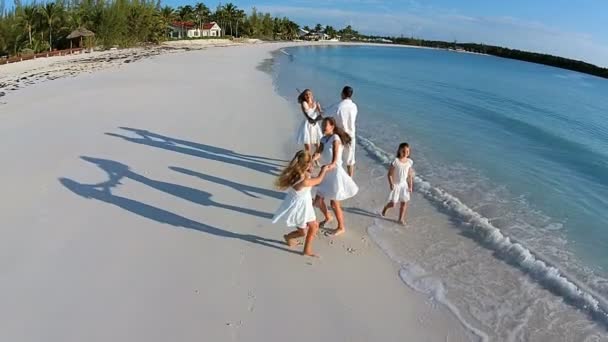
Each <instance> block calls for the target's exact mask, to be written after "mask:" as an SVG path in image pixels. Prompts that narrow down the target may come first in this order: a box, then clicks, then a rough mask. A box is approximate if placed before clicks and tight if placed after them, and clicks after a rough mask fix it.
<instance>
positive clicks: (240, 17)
mask: <svg viewBox="0 0 608 342" xmlns="http://www.w3.org/2000/svg"><path fill="white" fill-rule="evenodd" d="M246 17H247V15H246V14H245V11H243V10H242V9H239V10H237V11H236V14H235V20H236V36H237V37H238V36H239V22H241V21H242V20H243V19H245V18H246Z"/></svg>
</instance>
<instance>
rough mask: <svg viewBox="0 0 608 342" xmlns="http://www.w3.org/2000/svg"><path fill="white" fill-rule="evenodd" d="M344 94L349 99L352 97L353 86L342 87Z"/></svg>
mask: <svg viewBox="0 0 608 342" xmlns="http://www.w3.org/2000/svg"><path fill="white" fill-rule="evenodd" d="M342 95H344V97H346V98H347V99H350V98H351V97H353V88H352V87H349V86H346V87H344V88H342Z"/></svg>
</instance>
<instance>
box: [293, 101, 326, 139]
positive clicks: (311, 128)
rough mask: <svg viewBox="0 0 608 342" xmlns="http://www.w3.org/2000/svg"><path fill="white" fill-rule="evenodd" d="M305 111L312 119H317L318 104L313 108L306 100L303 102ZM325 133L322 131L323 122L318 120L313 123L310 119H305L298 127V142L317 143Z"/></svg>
mask: <svg viewBox="0 0 608 342" xmlns="http://www.w3.org/2000/svg"><path fill="white" fill-rule="evenodd" d="M302 105H303V107H304V111H305V112H306V114H307V115H308V116H309V117H310V118H311V119H316V118H317V117H318V116H319V113H318V112H317V108H316V106H314V107H313V108H310V107H308V103H306V102H304V103H303V104H302ZM322 136H323V133H321V123H320V122H317V123H316V124H314V125H313V124H311V123H310V122H308V120H306V119H304V120H303V121H302V123H301V124H300V127H298V131H297V135H296V143H297V144H298V145H304V144H310V145H316V144H318V143H319V140H321V137H322Z"/></svg>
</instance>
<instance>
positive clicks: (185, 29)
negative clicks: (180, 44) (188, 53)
mask: <svg viewBox="0 0 608 342" xmlns="http://www.w3.org/2000/svg"><path fill="white" fill-rule="evenodd" d="M169 30H170V32H169V35H170V37H171V38H173V39H184V38H201V37H221V35H222V29H221V28H220V26H219V25H218V24H217V23H216V22H211V23H204V24H203V25H202V27H197V26H196V25H195V24H194V23H193V22H191V21H176V22H173V24H171V25H170V26H169Z"/></svg>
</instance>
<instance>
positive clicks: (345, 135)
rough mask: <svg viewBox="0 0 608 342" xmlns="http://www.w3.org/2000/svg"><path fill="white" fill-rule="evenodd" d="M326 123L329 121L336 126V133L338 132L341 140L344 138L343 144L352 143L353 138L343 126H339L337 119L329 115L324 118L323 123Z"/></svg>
mask: <svg viewBox="0 0 608 342" xmlns="http://www.w3.org/2000/svg"><path fill="white" fill-rule="evenodd" d="M325 123H329V124H330V125H332V126H334V134H337V135H338V136H339V137H340V140H342V144H344V146H348V145H350V143H351V142H352V140H353V139H352V138H351V137H350V135H348V133H346V132H344V130H343V129H342V128H340V127H338V125H337V124H336V119H334V118H332V117H331V116H330V117H327V118H325V119H323V125H325Z"/></svg>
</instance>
